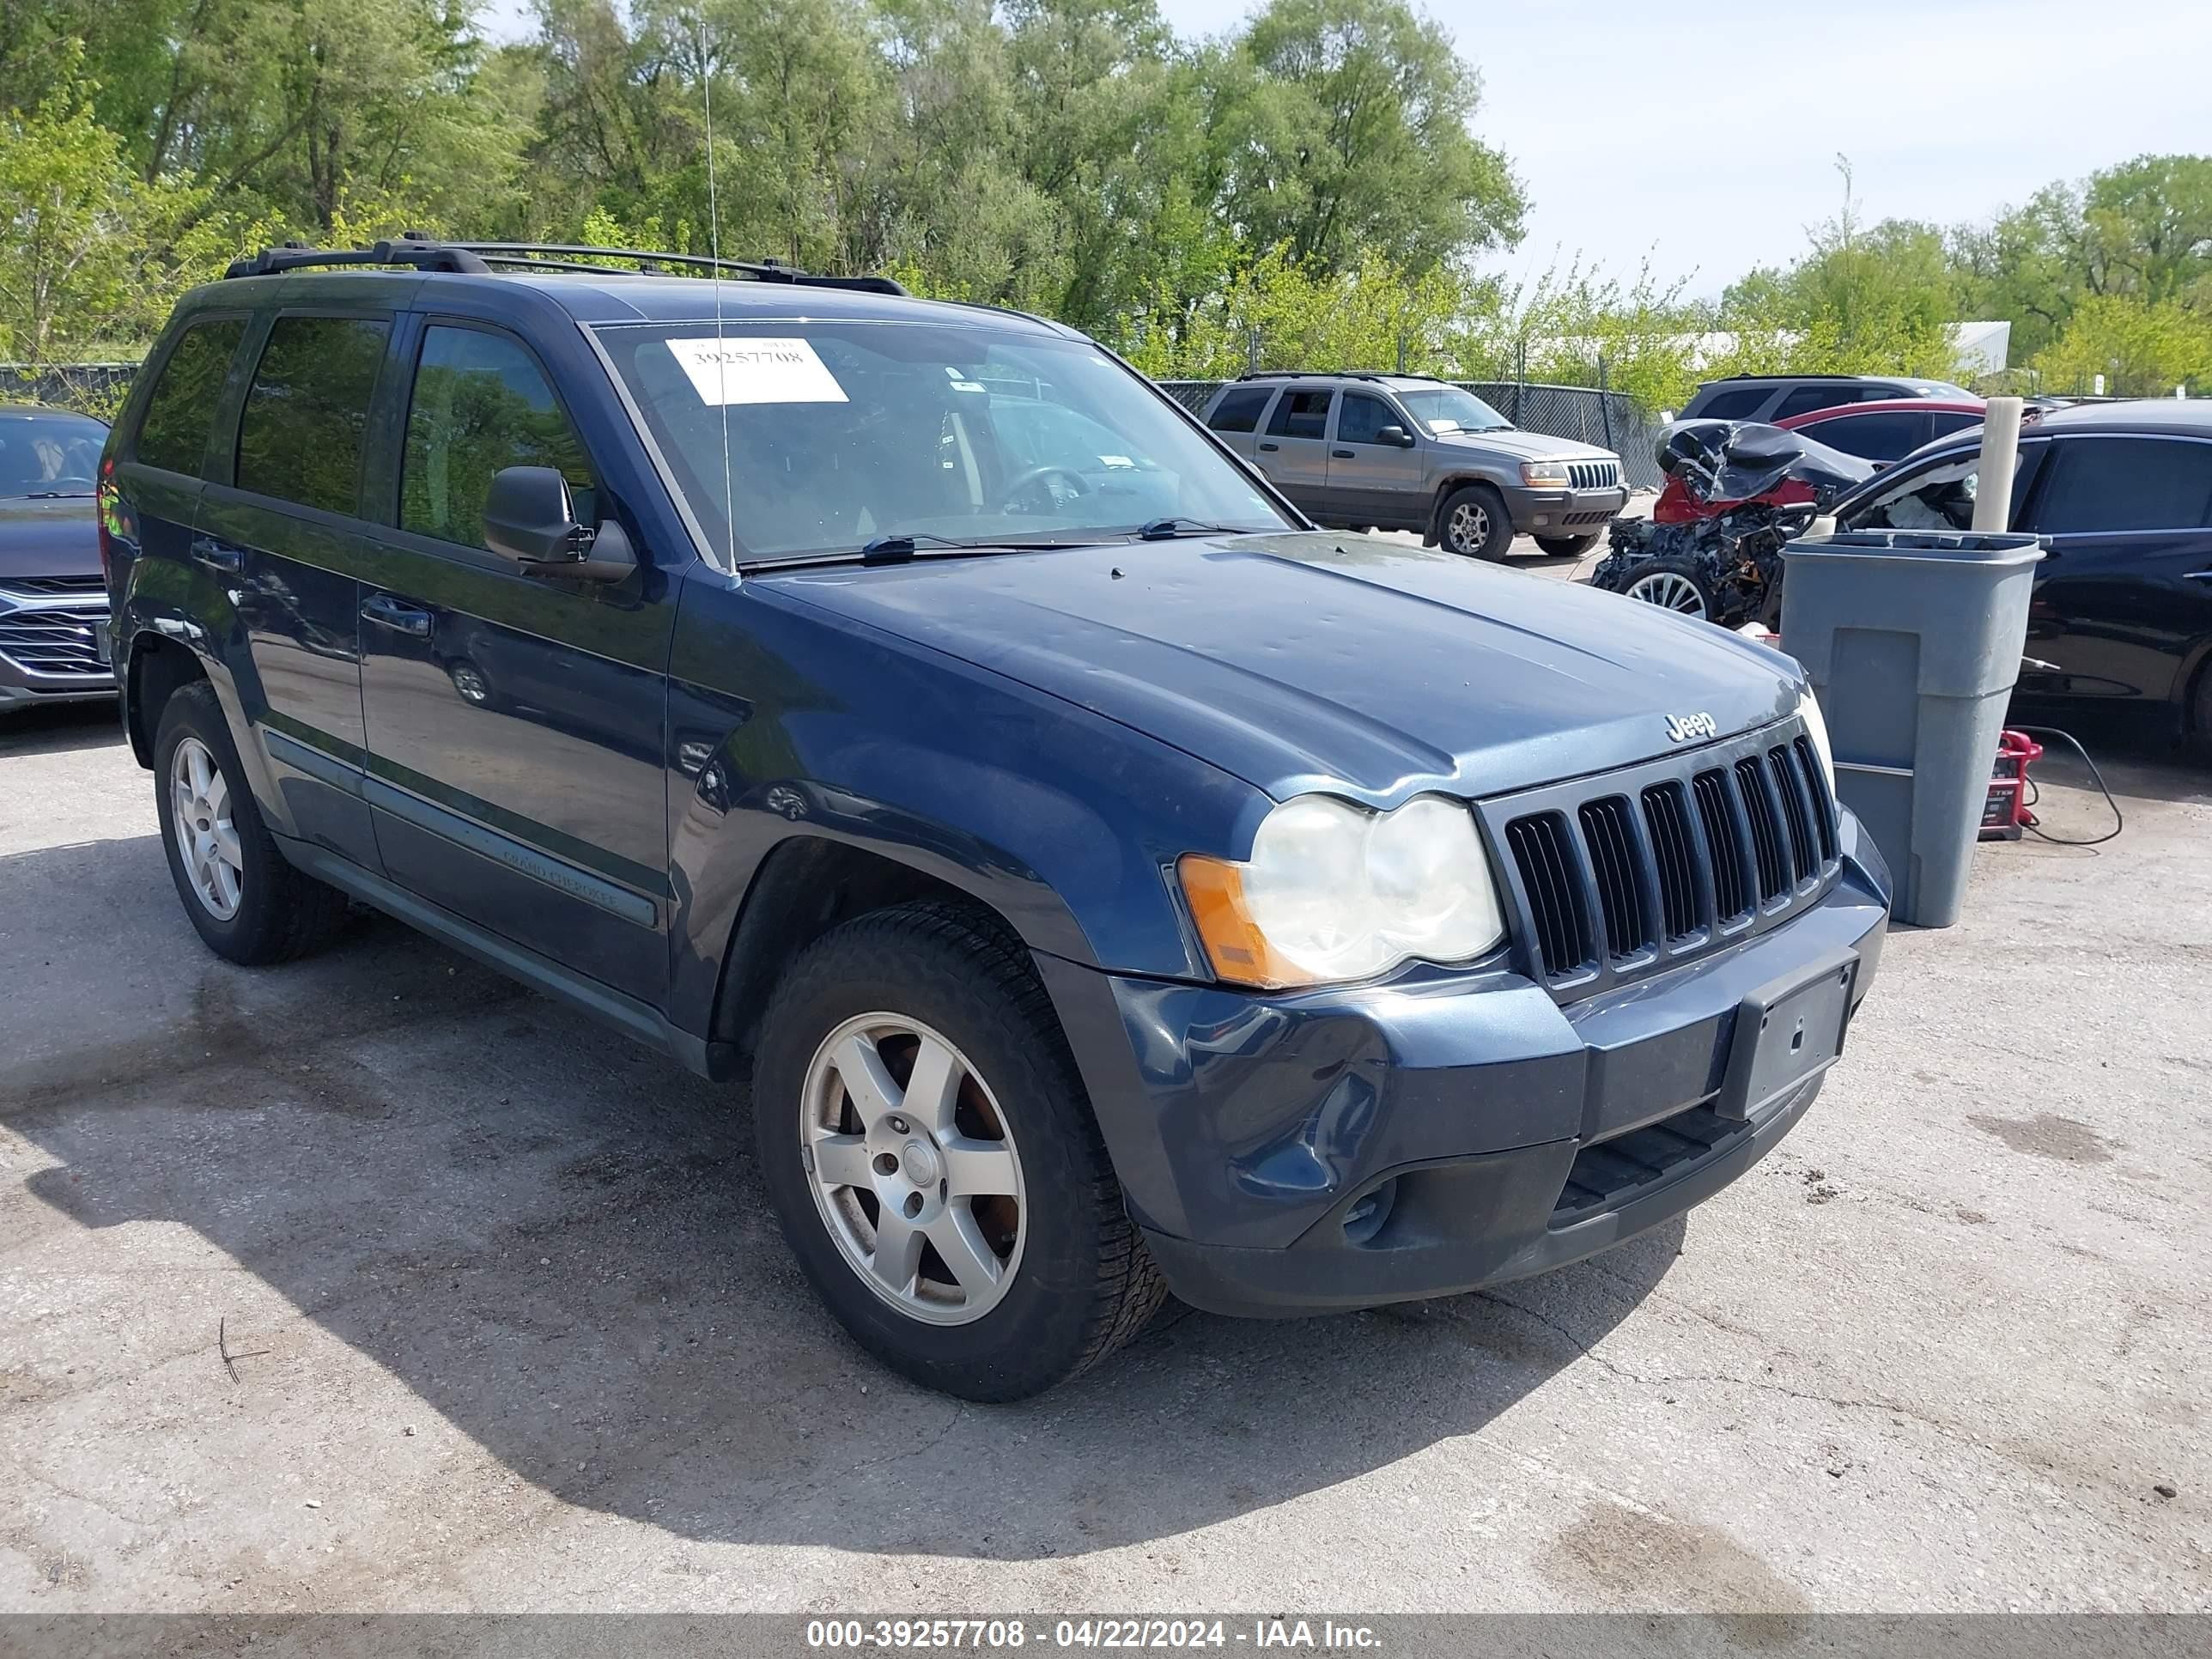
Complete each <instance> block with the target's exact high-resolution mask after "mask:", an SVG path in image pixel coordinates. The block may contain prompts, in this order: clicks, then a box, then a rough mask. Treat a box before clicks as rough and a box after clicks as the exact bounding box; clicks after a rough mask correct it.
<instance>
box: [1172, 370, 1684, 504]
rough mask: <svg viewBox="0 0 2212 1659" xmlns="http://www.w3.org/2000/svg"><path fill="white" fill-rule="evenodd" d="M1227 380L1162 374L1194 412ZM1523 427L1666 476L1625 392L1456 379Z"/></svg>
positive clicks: (1652, 435)
mask: <svg viewBox="0 0 2212 1659" xmlns="http://www.w3.org/2000/svg"><path fill="white" fill-rule="evenodd" d="M1228 384H1230V383H1229V382H1228V381H1225V380H1162V381H1161V382H1160V383H1159V386H1160V390H1161V391H1163V392H1166V393H1167V394H1168V396H1170V398H1174V399H1175V400H1176V402H1177V403H1179V404H1182V406H1183V407H1184V408H1185V409H1188V410H1190V412H1191V413H1192V414H1194V415H1195V414H1197V413H1198V412H1199V411H1200V410H1203V409H1204V408H1205V407H1206V400H1207V399H1208V398H1212V396H1213V394H1214V393H1215V392H1218V391H1219V390H1220V389H1221V388H1222V387H1223V386H1226V385H1228ZM1452 384H1453V385H1454V386H1460V387H1462V388H1463V389H1465V390H1466V391H1468V392H1473V393H1474V395H1475V396H1476V397H1478V398H1481V399H1482V401H1483V402H1485V403H1486V404H1489V405H1490V406H1491V407H1492V409H1494V410H1497V411H1498V413H1499V414H1501V415H1503V416H1504V417H1505V418H1506V419H1507V420H1509V421H1510V422H1513V424H1514V425H1516V426H1517V427H1519V428H1521V429H1522V431H1524V432H1541V433H1543V434H1545V435H1547V436H1549V437H1553V438H1572V439H1574V440H1575V441H1577V442H1578V443H1586V444H1595V445H1596V446H1597V447H1599V448H1601V449H1610V450H1612V451H1613V453H1616V454H1618V455H1619V456H1620V469H1621V471H1622V473H1623V474H1624V475H1625V476H1626V478H1627V479H1628V483H1629V487H1630V488H1631V489H1658V488H1659V486H1660V484H1661V483H1662V482H1663V480H1662V477H1661V475H1660V471H1659V462H1658V460H1657V459H1656V456H1655V454H1654V453H1653V451H1654V447H1655V446H1656V443H1657V441H1658V437H1659V430H1660V428H1659V423H1658V422H1656V421H1654V420H1652V419H1651V418H1650V416H1647V415H1645V414H1644V412H1643V411H1642V410H1639V409H1638V408H1637V407H1636V404H1634V402H1633V401H1632V400H1631V399H1630V398H1628V397H1627V396H1626V394H1625V393H1622V392H1605V391H1601V390H1600V389H1598V388H1597V387H1595V386H1547V385H1544V384H1542V383H1541V382H1539V381H1530V380H1455V381H1453V382H1452Z"/></svg>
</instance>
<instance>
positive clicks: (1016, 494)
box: [999, 466, 1091, 513]
mask: <svg viewBox="0 0 2212 1659" xmlns="http://www.w3.org/2000/svg"><path fill="white" fill-rule="evenodd" d="M1047 478H1065V479H1066V480H1067V482H1068V483H1070V484H1071V485H1073V489H1071V490H1070V491H1069V494H1071V495H1089V494H1091V486H1090V485H1089V484H1087V483H1085V482H1084V481H1083V475H1082V474H1081V473H1080V472H1078V471H1076V470H1075V469H1074V468H1073V467H1072V466H1033V467H1031V468H1030V470H1029V471H1026V472H1024V473H1023V474H1022V475H1021V476H1020V477H1018V478H1016V479H1014V480H1013V481H1012V483H1009V484H1007V486H1006V489H1005V491H1004V493H1003V494H1002V495H1001V497H1000V501H999V510H1000V512H1001V513H1018V512H1021V511H1022V510H1023V507H1022V505H1021V501H1022V497H1023V496H1024V495H1026V494H1027V493H1028V492H1029V490H1030V487H1031V486H1032V485H1035V484H1038V483H1042V482H1043V481H1044V480H1045V479H1047Z"/></svg>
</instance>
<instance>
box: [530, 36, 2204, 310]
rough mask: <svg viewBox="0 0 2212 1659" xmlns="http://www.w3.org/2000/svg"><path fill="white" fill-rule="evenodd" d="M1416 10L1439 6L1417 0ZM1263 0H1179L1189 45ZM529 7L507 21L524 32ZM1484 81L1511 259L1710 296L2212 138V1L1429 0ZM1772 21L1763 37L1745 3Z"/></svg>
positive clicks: (1528, 270) (1482, 123) (1517, 264)
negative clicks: (1837, 249) (1516, 208)
mask: <svg viewBox="0 0 2212 1659" xmlns="http://www.w3.org/2000/svg"><path fill="white" fill-rule="evenodd" d="M1416 3H1419V0H1416ZM521 9H522V8H521V6H520V4H519V3H517V0H491V4H490V9H489V12H488V14H487V23H488V26H489V27H491V28H492V29H494V30H495V32H497V33H505V34H511V33H515V32H518V31H519V29H520V23H519V21H517V20H518V18H519V15H520V12H521ZM1161 9H1162V10H1163V11H1164V13H1165V15H1167V17H1168V19H1169V21H1170V22H1172V23H1173V24H1174V25H1175V27H1176V28H1177V29H1178V30H1180V31H1181V32H1182V33H1184V34H1186V35H1203V34H1213V33H1219V32H1221V31H1223V30H1225V29H1227V28H1230V27H1234V25H1235V24H1236V23H1237V21H1238V20H1239V19H1240V18H1241V17H1243V15H1245V14H1246V12H1247V11H1249V10H1250V9H1253V0H1161ZM1425 9H1426V10H1427V12H1428V13H1429V15H1431V16H1433V17H1435V18H1436V19H1437V21H1439V22H1441V23H1442V24H1443V26H1444V27H1446V28H1447V29H1449V31H1450V32H1451V33H1452V34H1453V35H1454V37H1455V39H1456V40H1457V41H1458V44H1459V50H1460V54H1461V56H1462V58H1466V59H1468V61H1470V62H1471V63H1473V64H1474V65H1475V66H1476V67H1477V68H1478V69H1479V70H1480V72H1481V74H1482V77H1483V100H1482V107H1481V110H1480V113H1479V114H1478V115H1477V117H1476V118H1475V128H1476V131H1478V132H1479V133H1480V135H1481V136H1482V137H1484V138H1486V140H1488V141H1489V142H1491V143H1494V144H1496V145H1498V147H1499V148H1501V149H1504V151H1505V153H1506V154H1507V155H1510V157H1511V158H1512V160H1513V164H1514V167H1515V168H1516V171H1517V172H1518V173H1520V175H1521V178H1522V181H1523V183H1524V184H1525V185H1527V187H1528V193H1529V195H1530V197H1532V198H1533V201H1534V210H1533V211H1532V212H1531V214H1530V216H1529V218H1528V237H1527V239H1526V240H1524V241H1523V242H1522V245H1521V246H1520V247H1519V248H1518V249H1517V250H1516V251H1515V252H1512V253H1510V254H1506V255H1502V256H1499V257H1498V258H1494V259H1493V260H1492V261H1490V263H1491V264H1492V265H1493V266H1495V267H1497V268H1499V269H1502V270H1505V271H1507V272H1509V273H1510V274H1511V275H1513V276H1522V277H1533V276H1541V274H1542V273H1543V272H1544V271H1545V270H1547V269H1548V268H1550V267H1551V266H1552V265H1553V264H1559V265H1561V266H1565V264H1567V263H1568V262H1569V261H1570V260H1571V259H1572V258H1574V257H1575V256H1576V255H1577V253H1580V254H1581V255H1582V256H1583V258H1584V261H1585V263H1590V262H1595V263H1596V264H1599V265H1601V266H1603V267H1605V268H1607V269H1608V270H1614V271H1618V272H1621V273H1624V274H1626V273H1631V272H1632V271H1633V270H1635V269H1636V267H1637V266H1638V264H1641V263H1642V262H1643V261H1644V259H1645V258H1649V259H1650V263H1651V265H1652V268H1653V270H1655V271H1656V273H1658V274H1659V275H1660V276H1662V278H1664V279H1666V280H1668V281H1672V280H1674V279H1678V278H1679V279H1683V280H1685V281H1686V283H1688V289H1687V291H1688V292H1689V293H1691V294H1692V295H1714V294H1717V293H1718V291H1719V290H1720V289H1721V288H1722V287H1723V286H1725V285H1726V284H1727V283H1729V282H1730V281H1731V280H1733V279H1734V278H1735V276H1737V275H1738V274H1740V273H1741V272H1742V271H1743V270H1747V269H1748V268H1749V267H1751V266H1752V265H1754V264H1763V263H1774V262H1779V261H1783V260H1786V259H1788V258H1790V257H1791V256H1792V255H1794V254H1795V253H1796V252H1798V251H1799V250H1801V249H1802V247H1803V246H1804V241H1805V228H1806V227H1807V226H1808V225H1810V224H1814V223H1817V222H1819V221H1820V220H1822V219H1825V218H1826V217H1828V216H1831V215H1832V213H1833V212H1834V211H1835V210H1836V209H1837V207H1838V205H1839V204H1840V202H1841V199H1842V184H1841V180H1840V179H1839V178H1838V175H1837V173H1836V171H1835V157H1836V154H1837V152H1838V151H1839V150H1840V151H1842V152H1843V153H1844V154H1846V155H1849V156H1850V160H1851V163H1852V166H1853V169H1854V174H1855V179H1856V194H1857V197H1858V199H1859V202H1860V204H1861V209H1862V211H1863V213H1864V214H1865V215H1866V216H1867V217H1868V218H1869V219H1879V218H1885V217H1890V216H1899V217H1907V218H1921V219H1932V220H1936V221H1938V222H1945V223H1948V222H1952V221H1954V220H1960V219H1979V218H1986V217H1988V216H1990V215H1991V214H1992V213H1994V212H1995V211H1996V209H1997V208H1998V207H2000V206H2002V205H2003V204H2007V203H2010V202H2017V201H2020V200H2021V199H2023V198H2024V197H2027V195H2028V194H2029V193H2030V192H2032V191H2034V190H2035V189H2036V188H2037V187H2038V186H2039V185H2043V184H2045V183H2047V182H2049V181H2050V180H2051V179H2068V178H2076V177H2079V176H2081V174H2084V173H2089V172H2091V171H2093V170H2094V169H2095V168H2098V167H2106V166H2110V165H2111V164H2112V163H2113V162H2116V161H2124V160H2126V159H2127V158H2128V157H2130V156H2131V155H2140V154H2142V153H2143V152H2145V151H2161V150H2185V149H2187V150H2196V151H2200V152H2201V151H2203V150H2205V149H2212V78H2208V77H2207V75H2206V72H2205V65H2206V64H2208V63H2212V3H2207V0H2162V3H2161V0H1829V3H1827V4H1826V5H1822V6H1815V5H1813V4H1810V3H1807V0H1765V3H1764V4H1752V3H1747V0H1734V3H1732V4H1730V3H1708V4H1703V5H1701V4H1699V3H1696V0H1688V3H1685V0H1583V3H1580V4H1555V3H1550V0H1431V3H1429V4H1427V5H1426V7H1425ZM1741 15H1765V17H1766V18H1767V19H1769V20H1770V21H1768V22H1767V23H1766V24H1765V26H1763V27H1751V26H1744V25H1738V24H1734V23H1732V22H1731V21H1729V20H1730V18H1731V17H1732V16H1741Z"/></svg>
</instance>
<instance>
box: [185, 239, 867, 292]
mask: <svg viewBox="0 0 2212 1659" xmlns="http://www.w3.org/2000/svg"><path fill="white" fill-rule="evenodd" d="M602 259H631V260H635V261H636V269H635V270H630V269H626V268H624V267H623V266H620V265H608V264H597V263H594V262H596V261H599V260H602ZM316 265H406V266H411V267H412V268H413V269H415V270H435V271H449V272H458V273H461V274H463V275H468V276H489V275H491V274H492V273H493V271H494V270H495V269H504V270H558V271H580V272H584V273H586V274H588V275H591V276H665V275H667V274H668V268H669V267H671V266H678V267H682V268H684V269H687V270H707V271H711V272H712V273H714V275H715V276H724V275H732V276H744V277H747V278H749V279H750V280H751V281H754V282H761V283H795V284H799V285H801V286H804V287H806V288H837V289H852V290H854V291H856V292H859V293H863V294H893V295H902V294H904V293H905V292H906V289H904V288H903V287H902V285H900V284H899V283H896V282H894V281H892V280H891V278H890V277H888V276H816V275H815V274H814V273H812V272H811V271H806V270H800V269H799V267H798V266H797V265H789V264H784V263H783V262H782V261H781V260H780V259H716V258H709V257H708V255H706V254H703V253H671V252H666V251H665V250H660V249H653V248H635V247H594V246H588V245H586V244H582V243H576V242H441V241H438V240H435V239H433V238H431V237H429V236H426V235H424V234H422V232H420V231H415V230H410V231H404V232H402V233H401V234H399V236H398V237H397V238H396V239H392V240H385V241H381V242H378V243H375V244H374V245H373V246H368V247H358V248H314V247H309V246H307V244H305V243H304V242H286V243H284V244H283V246H279V247H265V248H264V249H262V250H261V252H258V253H257V254H255V255H254V256H253V257H252V258H250V259H237V260H234V261H233V262H232V263H231V265H230V268H229V269H228V270H225V271H224V272H223V275H224V276H226V277H231V276H273V275H275V274H276V272H278V271H285V270H301V269H302V268H305V267H308V266H316Z"/></svg>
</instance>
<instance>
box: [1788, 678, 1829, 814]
mask: <svg viewBox="0 0 2212 1659" xmlns="http://www.w3.org/2000/svg"><path fill="white" fill-rule="evenodd" d="M1797 718H1798V719H1799V720H1803V721H1804V722H1805V735H1806V737H1807V738H1809V739H1810V740H1811V742H1812V744H1813V752H1814V754H1816V755H1818V756H1819V757H1820V770H1821V771H1823V772H1824V773H1826V775H1827V778H1828V799H1830V800H1833V799H1835V798H1836V757H1835V751H1834V750H1831V749H1830V748H1829V747H1828V722H1827V720H1826V718H1824V717H1823V716H1822V714H1821V713H1820V702H1819V701H1818V700H1817V699H1816V698H1815V697H1814V696H1813V688H1812V687H1810V686H1809V685H1808V686H1807V687H1806V688H1805V695H1804V696H1802V697H1800V698H1799V699H1798V700H1797Z"/></svg>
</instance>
